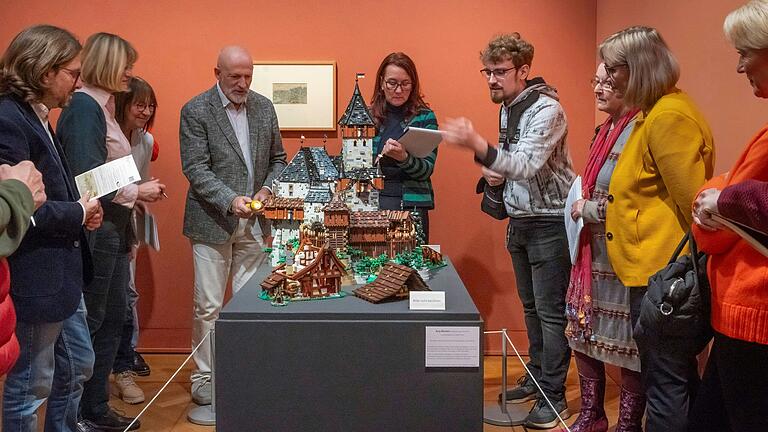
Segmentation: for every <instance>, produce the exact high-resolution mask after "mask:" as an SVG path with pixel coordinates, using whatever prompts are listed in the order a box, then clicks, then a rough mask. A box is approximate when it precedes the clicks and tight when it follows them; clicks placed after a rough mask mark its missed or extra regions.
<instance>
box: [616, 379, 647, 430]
mask: <svg viewBox="0 0 768 432" xmlns="http://www.w3.org/2000/svg"><path fill="white" fill-rule="evenodd" d="M643 414H645V395H644V394H638V393H632V392H631V391H629V390H627V389H625V388H624V387H622V388H621V394H620V395H619V421H618V423H616V432H642V430H643Z"/></svg>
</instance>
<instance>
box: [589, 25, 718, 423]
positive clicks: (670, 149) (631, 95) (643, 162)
mask: <svg viewBox="0 0 768 432" xmlns="http://www.w3.org/2000/svg"><path fill="white" fill-rule="evenodd" d="M600 58H601V59H602V61H603V62H604V63H605V69H606V71H607V73H608V77H609V80H610V83H611V86H612V87H613V89H614V90H615V91H617V92H620V93H622V94H623V95H624V103H625V104H626V105H627V106H629V107H631V108H638V109H640V113H639V114H638V118H637V120H636V122H635V128H634V130H633V131H632V134H631V135H630V137H629V139H628V140H627V143H626V145H625V146H624V150H623V151H622V153H621V156H620V157H619V159H618V161H617V164H616V169H615V170H614V172H613V176H612V177H611V183H610V186H609V188H608V197H607V203H606V210H605V212H606V218H605V231H606V232H605V240H606V246H607V248H606V250H607V253H608V258H609V260H610V263H611V265H612V266H613V269H614V270H615V272H616V276H617V277H618V279H619V281H621V283H622V285H624V286H625V287H628V288H629V303H630V318H631V320H632V323H635V324H636V323H637V320H638V318H639V315H640V303H641V299H642V297H643V295H644V294H645V291H646V289H647V284H648V277H649V276H651V275H652V274H654V273H655V272H656V271H658V270H659V269H661V268H662V267H664V266H665V265H666V264H667V261H668V260H669V257H670V256H671V255H672V253H673V252H674V249H675V246H676V245H677V243H678V241H677V239H681V238H683V236H684V235H685V233H686V232H687V231H688V229H689V227H690V225H691V222H692V219H691V212H690V208H691V203H692V202H693V198H694V196H695V193H696V190H698V188H699V187H700V186H701V185H702V184H704V182H705V181H706V180H707V179H709V178H710V177H712V171H713V165H714V145H713V142H712V132H711V131H710V129H709V126H708V124H707V121H706V120H705V119H704V116H703V115H702V114H701V112H700V111H699V110H698V108H696V106H695V104H694V103H693V101H692V100H691V98H690V97H688V95H686V94H685V93H684V92H682V91H681V90H679V89H677V88H676V87H675V85H676V84H677V80H678V78H679V76H680V68H679V66H678V63H677V61H676V60H675V57H674V55H673V54H672V52H671V51H670V50H669V48H668V46H667V44H666V43H665V42H664V39H663V38H662V37H661V35H660V34H659V32H658V31H656V29H653V28H650V27H630V28H627V29H624V30H622V31H620V32H618V33H615V34H613V35H611V36H609V37H608V38H607V39H606V40H605V41H603V43H602V44H601V45H600ZM635 342H636V344H637V347H638V350H639V353H640V369H641V377H642V381H643V384H644V387H645V394H644V395H643V394H640V393H637V392H636V391H632V390H630V389H627V388H624V387H622V392H621V402H620V403H621V406H625V405H631V406H641V405H642V404H643V403H644V401H645V399H646V398H647V412H646V414H647V418H646V430H648V431H653V432H655V431H684V430H685V428H686V426H687V421H686V419H687V415H688V407H689V403H690V401H691V397H692V394H693V392H694V391H695V388H696V385H697V384H698V374H697V368H696V354H698V352H693V351H694V350H692V349H684V348H681V347H682V346H683V345H684V344H678V343H676V342H677V341H675V340H671V339H665V338H662V337H654V338H650V337H638V335H637V333H635ZM641 420H642V416H641V415H638V416H636V417H635V418H632V419H631V421H628V422H627V423H626V427H623V428H622V429H619V430H622V431H624V430H640V427H641V426H640V425H641Z"/></svg>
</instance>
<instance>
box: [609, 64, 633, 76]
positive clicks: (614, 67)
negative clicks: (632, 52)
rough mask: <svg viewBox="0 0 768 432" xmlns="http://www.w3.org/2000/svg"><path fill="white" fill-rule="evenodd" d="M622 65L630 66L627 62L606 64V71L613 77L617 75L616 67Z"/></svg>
mask: <svg viewBox="0 0 768 432" xmlns="http://www.w3.org/2000/svg"><path fill="white" fill-rule="evenodd" d="M620 67H629V66H628V65H627V64H626V63H619V64H615V65H613V66H608V65H605V71H606V72H607V73H608V77H610V78H613V76H614V75H616V69H618V68H620Z"/></svg>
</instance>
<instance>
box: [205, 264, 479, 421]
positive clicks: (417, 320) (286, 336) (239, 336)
mask: <svg viewBox="0 0 768 432" xmlns="http://www.w3.org/2000/svg"><path fill="white" fill-rule="evenodd" d="M264 276H265V274H264V273H257V274H256V275H255V276H254V278H253V279H252V280H251V281H250V282H249V283H248V284H247V285H246V286H245V287H244V288H243V289H242V290H241V291H240V292H239V293H238V294H237V295H236V296H234V297H233V298H232V300H231V301H230V302H229V303H228V304H227V305H226V306H225V307H224V309H223V310H222V312H221V315H220V317H219V319H218V320H217V321H216V347H215V358H216V366H215V367H216V377H215V386H216V388H215V397H216V422H217V424H216V430H217V431H219V432H244V431H267V432H283V431H286V432H288V431H296V432H299V431H300V432H306V431H313V432H324V431H328V432H331V431H333V432H339V431H344V432H352V431H361V432H363V431H365V432H385V431H392V432H400V431H414V432H430V431H435V432H437V431H439V432H446V431H461V432H472V431H478V432H480V431H482V429H483V426H482V420H483V367H482V346H480V347H479V349H480V359H481V360H480V367H478V368H437V369H435V368H425V366H424V365H425V334H426V330H425V328H426V327H427V326H466V327H477V328H479V330H480V331H482V329H483V322H482V319H481V318H480V314H479V312H478V311H477V308H476V307H475V305H474V303H473V302H472V299H471V298H470V297H469V295H468V294H467V291H466V289H465V288H464V285H463V284H462V282H461V280H460V279H459V277H458V274H457V273H456V271H455V269H454V268H453V266H452V265H451V264H450V263H449V265H448V266H447V267H443V268H441V269H439V270H436V271H434V275H433V277H432V278H431V279H429V280H428V281H427V283H428V284H429V286H430V288H431V289H432V290H434V291H445V294H446V295H445V297H446V305H447V307H446V309H447V310H445V311H410V310H408V301H407V300H405V301H399V302H393V303H384V304H378V305H375V304H371V303H368V302H366V301H364V300H362V299H359V298H357V297H354V296H353V295H352V294H351V289H349V288H347V289H345V290H346V291H348V292H350V294H349V296H347V297H345V298H341V299H329V300H315V301H302V302H292V303H289V304H288V305H287V306H285V307H275V306H272V305H271V304H270V303H269V302H268V301H264V300H261V299H260V298H259V293H260V291H261V289H260V287H259V283H260V282H261V280H262V279H263V278H264ZM482 340H483V338H482V335H481V338H480V341H481V344H482Z"/></svg>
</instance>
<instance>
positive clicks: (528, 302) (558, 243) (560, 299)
mask: <svg viewBox="0 0 768 432" xmlns="http://www.w3.org/2000/svg"><path fill="white" fill-rule="evenodd" d="M507 249H508V250H509V253H510V255H511V256H512V264H513V266H514V269H515V280H516V282H517V292H518V295H519V296H520V301H521V302H522V303H523V311H524V313H525V327H526V329H527V332H528V343H529V348H528V353H529V355H530V361H529V362H528V368H529V369H530V370H531V373H532V374H533V375H534V378H536V380H537V381H539V385H541V388H542V390H544V393H545V394H546V395H547V396H548V397H549V398H551V399H554V400H553V402H554V401H555V400H560V399H563V398H564V397H565V377H566V375H567V374H568V365H569V362H570V357H571V350H570V348H569V347H568V341H567V340H566V338H565V325H566V319H565V294H566V291H567V290H568V281H569V278H570V274H571V260H570V256H569V253H568V239H567V237H566V234H565V224H564V222H562V221H556V220H551V221H550V220H536V219H535V218H530V219H529V218H526V219H522V218H520V219H510V222H509V227H508V229H507Z"/></svg>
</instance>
